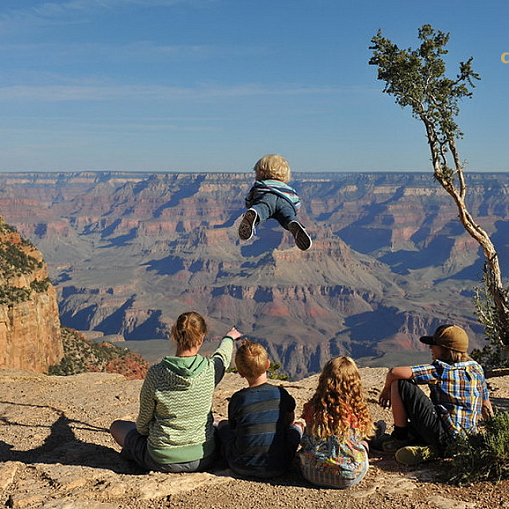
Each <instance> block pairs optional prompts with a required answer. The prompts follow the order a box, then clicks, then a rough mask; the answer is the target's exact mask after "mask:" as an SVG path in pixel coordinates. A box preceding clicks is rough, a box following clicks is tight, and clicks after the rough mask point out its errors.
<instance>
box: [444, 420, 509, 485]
mask: <svg viewBox="0 0 509 509" xmlns="http://www.w3.org/2000/svg"><path fill="white" fill-rule="evenodd" d="M449 455H450V456H451V457H452V463H453V466H454V468H451V469H450V470H449V471H450V472H451V476H450V477H449V478H448V481H449V482H451V483H452V484H456V485H458V486H466V485H469V484H472V483H474V482H479V481H494V482H498V481H500V480H502V479H509V412H505V411H497V412H496V413H495V415H494V416H493V417H491V418H489V419H487V420H486V421H483V422H482V423H481V424H480V426H479V431H478V432H477V433H471V434H469V435H466V436H464V437H460V438H458V440H457V441H456V442H455V443H454V444H453V445H451V447H450V451H449Z"/></svg>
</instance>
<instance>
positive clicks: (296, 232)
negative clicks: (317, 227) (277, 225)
mask: <svg viewBox="0 0 509 509" xmlns="http://www.w3.org/2000/svg"><path fill="white" fill-rule="evenodd" d="M288 231H289V232H290V233H291V234H292V235H293V238H294V239H295V245H296V246H297V247H298V248H299V249H301V250H302V251H307V250H308V249H309V248H310V247H311V245H312V244H313V241H312V240H311V237H310V236H309V235H308V234H307V232H306V229H305V228H304V226H302V225H301V224H300V223H299V222H298V221H290V222H289V223H288Z"/></svg>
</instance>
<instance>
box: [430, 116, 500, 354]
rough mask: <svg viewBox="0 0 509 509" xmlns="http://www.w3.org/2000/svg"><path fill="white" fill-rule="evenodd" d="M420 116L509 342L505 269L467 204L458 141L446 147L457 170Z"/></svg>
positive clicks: (437, 170) (440, 176)
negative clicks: (482, 260) (480, 260)
mask: <svg viewBox="0 0 509 509" xmlns="http://www.w3.org/2000/svg"><path fill="white" fill-rule="evenodd" d="M421 118H422V120H423V122H424V124H425V126H426V134H427V138H428V144H429V147H430V150H431V158H432V163H433V173H434V177H435V179H436V180H438V182H439V183H440V185H441V186H442V187H443V188H444V189H445V190H446V191H447V193H449V195H450V196H451V197H452V198H453V200H454V202H455V203H456V206H457V208H458V216H459V220H460V221H461V224H462V225H463V227H464V228H465V230H466V231H467V232H468V233H469V235H470V236H471V237H472V238H474V239H475V240H476V241H477V243H478V244H479V245H480V246H481V248H482V250H483V253H484V258H485V263H484V272H485V276H486V283H487V285H488V289H489V292H490V294H491V296H492V297H493V303H494V306H495V310H494V311H495V319H496V320H497V322H498V324H499V329H500V337H499V340H500V342H501V343H502V344H503V345H509V301H508V291H507V290H506V289H505V288H504V286H503V283H502V272H501V269H500V262H499V259H498V254H497V251H496V249H495V246H494V245H493V242H492V241H491V238H490V237H489V235H488V234H487V233H486V231H485V230H484V229H483V228H481V227H480V226H479V225H478V224H477V223H476V221H475V220H474V218H473V217H472V215H471V214H470V212H469V211H468V209H467V206H466V205H465V197H466V191H467V187H466V184H465V178H464V173H463V168H462V166H461V163H460V160H459V157H458V152H457V150H456V144H455V142H454V139H453V138H451V139H449V140H448V141H447V149H448V150H450V152H451V154H452V156H453V159H454V166H455V170H454V171H453V170H451V169H449V168H447V167H444V165H445V163H444V162H442V161H441V160H440V156H441V155H442V156H443V155H444V154H443V151H442V147H441V145H440V141H439V138H438V135H437V132H436V130H435V128H434V125H433V123H432V122H430V121H429V120H428V119H427V118H426V117H425V116H422V117H421ZM454 175H455V176H456V178H457V185H455V182H454V178H453V176H454Z"/></svg>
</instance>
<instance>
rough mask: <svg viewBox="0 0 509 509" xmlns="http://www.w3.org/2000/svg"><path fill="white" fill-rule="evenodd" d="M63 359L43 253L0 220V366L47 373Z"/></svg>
mask: <svg viewBox="0 0 509 509" xmlns="http://www.w3.org/2000/svg"><path fill="white" fill-rule="evenodd" d="M62 356H63V348H62V340H61V336H60V321H59V315H58V304H57V296H56V291H55V288H54V287H53V285H52V284H51V283H50V281H49V279H48V273H47V267H46V264H45V263H44V261H43V258H42V255H41V253H40V252H39V251H38V250H37V249H36V248H35V247H34V246H33V245H32V244H31V243H30V242H27V241H26V240H25V239H23V238H22V237H21V235H20V234H19V233H17V232H16V231H14V230H13V229H12V228H11V227H9V226H8V225H7V224H6V223H5V221H4V219H3V218H2V217H0V367H9V368H17V369H26V370H30V371H35V372H47V370H48V368H49V366H51V365H52V364H56V363H58V362H59V361H60V359H61V358H62Z"/></svg>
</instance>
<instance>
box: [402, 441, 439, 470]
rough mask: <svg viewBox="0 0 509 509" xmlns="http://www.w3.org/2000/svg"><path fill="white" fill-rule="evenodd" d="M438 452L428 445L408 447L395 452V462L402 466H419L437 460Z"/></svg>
mask: <svg viewBox="0 0 509 509" xmlns="http://www.w3.org/2000/svg"><path fill="white" fill-rule="evenodd" d="M438 457H439V455H438V451H437V450H436V448H434V447H432V446H429V445H408V446H405V447H402V448H401V449H398V450H397V451H396V455H395V458H396V461H398V462H399V463H403V465H409V466H411V465H419V464H420V463H424V462H425V461H433V460H436V459H438Z"/></svg>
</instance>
